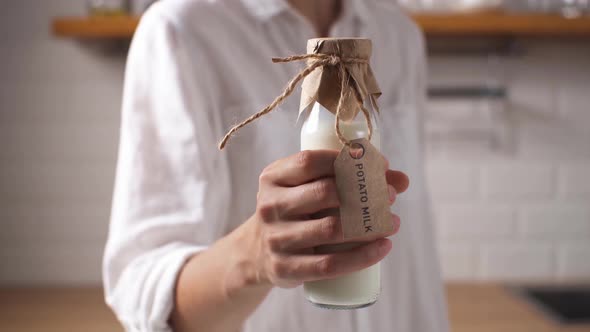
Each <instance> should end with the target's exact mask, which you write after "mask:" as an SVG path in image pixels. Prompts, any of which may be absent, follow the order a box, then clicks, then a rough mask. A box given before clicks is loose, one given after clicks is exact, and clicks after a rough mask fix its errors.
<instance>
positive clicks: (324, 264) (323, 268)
mask: <svg viewBox="0 0 590 332" xmlns="http://www.w3.org/2000/svg"><path fill="white" fill-rule="evenodd" d="M391 247H392V244H391V241H390V240H389V239H386V238H381V239H378V240H375V241H373V242H369V243H368V244H363V245H361V246H360V247H356V248H354V249H350V250H347V251H342V252H337V253H331V254H321V255H306V256H286V257H285V258H284V259H283V261H282V264H283V265H282V269H281V270H282V272H283V273H284V276H285V277H288V278H289V279H294V280H299V281H304V282H305V281H316V280H325V279H333V278H337V277H340V276H343V275H346V274H349V273H352V272H356V271H360V270H363V269H366V268H368V267H370V266H372V265H375V264H376V263H378V262H379V261H381V260H382V259H383V258H385V256H386V255H387V254H388V253H389V251H390V250H391Z"/></svg>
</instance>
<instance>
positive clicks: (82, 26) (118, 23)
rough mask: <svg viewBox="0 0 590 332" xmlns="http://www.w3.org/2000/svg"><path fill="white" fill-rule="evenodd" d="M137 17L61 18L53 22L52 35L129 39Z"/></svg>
mask: <svg viewBox="0 0 590 332" xmlns="http://www.w3.org/2000/svg"><path fill="white" fill-rule="evenodd" d="M139 19H140V18H139V17H130V16H120V17H119V16H118V17H62V18H57V19H55V20H53V34H54V35H55V36H57V37H64V38H92V39H104V38H131V37H132V36H133V33H134V32H135V29H136V28H137V24H139Z"/></svg>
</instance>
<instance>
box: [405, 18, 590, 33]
mask: <svg viewBox="0 0 590 332" xmlns="http://www.w3.org/2000/svg"><path fill="white" fill-rule="evenodd" d="M413 17H414V20H415V21H416V22H417V23H418V25H420V26H421V27H422V29H423V30H424V32H425V33H426V34H427V35H429V36H513V37H523V36H524V37H590V16H586V17H580V18H574V19H568V18H564V17H562V16H559V15H539V14H504V13H480V14H455V15H423V14H420V15H414V16H413Z"/></svg>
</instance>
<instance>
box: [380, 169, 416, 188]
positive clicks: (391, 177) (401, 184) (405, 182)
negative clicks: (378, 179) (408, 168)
mask: <svg viewBox="0 0 590 332" xmlns="http://www.w3.org/2000/svg"><path fill="white" fill-rule="evenodd" d="M385 177H386V178H387V183H389V184H390V185H392V186H393V187H394V188H395V191H396V193H398V194H401V193H403V192H405V191H406V190H408V187H409V186H410V179H409V178H408V176H407V175H406V174H405V173H404V172H400V171H394V170H387V172H386V173H385Z"/></svg>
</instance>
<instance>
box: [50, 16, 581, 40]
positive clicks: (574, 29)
mask: <svg viewBox="0 0 590 332" xmlns="http://www.w3.org/2000/svg"><path fill="white" fill-rule="evenodd" d="M413 17H414V19H415V20H416V22H417V23H418V25H420V26H421V27H422V29H424V32H425V33H426V35H428V36H450V37H459V36H513V37H519V36H527V37H590V17H589V16H587V17H581V18H575V19H566V18H563V17H561V16H557V15H533V14H518V15H517V14H504V13H474V14H453V15H443V14H416V15H413ZM138 23H139V17H105V18H87V17H63V18H57V19H55V20H54V21H53V33H54V35H56V36H58V37H65V38H93V39H101V38H102V39H104V38H131V37H132V36H133V33H134V32H135V28H136V27H137V24H138Z"/></svg>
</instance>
